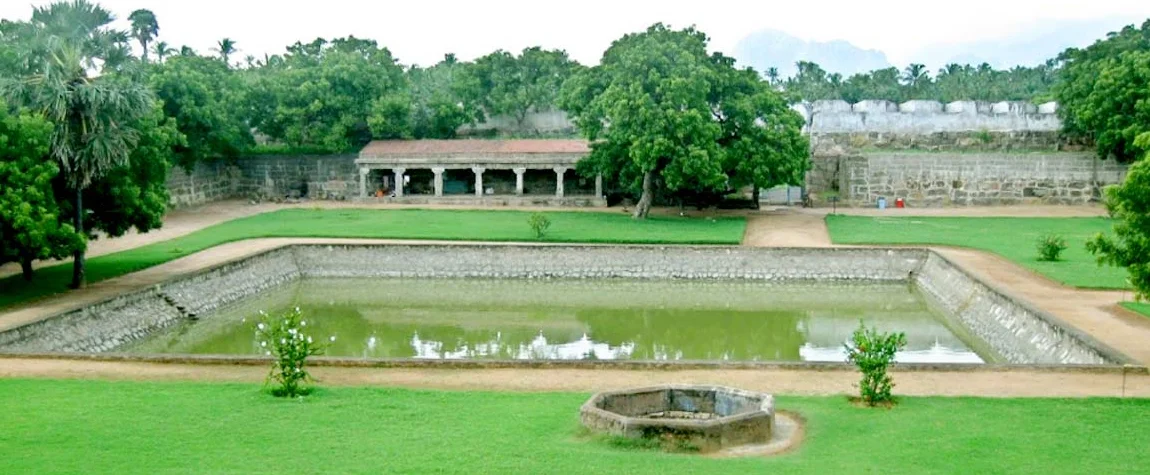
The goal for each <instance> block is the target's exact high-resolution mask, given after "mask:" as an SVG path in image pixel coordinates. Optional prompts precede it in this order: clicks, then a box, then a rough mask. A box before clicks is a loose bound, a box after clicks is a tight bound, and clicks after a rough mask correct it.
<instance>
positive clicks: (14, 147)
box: [0, 101, 84, 280]
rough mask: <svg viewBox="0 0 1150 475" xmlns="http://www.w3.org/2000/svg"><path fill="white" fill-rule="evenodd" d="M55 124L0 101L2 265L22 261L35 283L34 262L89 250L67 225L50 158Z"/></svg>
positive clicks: (0, 226) (54, 168) (20, 262)
mask: <svg viewBox="0 0 1150 475" xmlns="http://www.w3.org/2000/svg"><path fill="white" fill-rule="evenodd" d="M51 137H52V124H50V123H48V121H46V120H44V119H43V118H41V117H36V116H33V115H30V114H28V113H20V114H12V113H9V108H8V105H7V104H5V103H4V102H3V101H0V265H2V264H5V263H8V262H17V263H19V264H20V266H21V268H22V269H23V273H24V278H25V279H29V280H31V279H32V262H33V261H36V260H39V259H62V258H64V257H67V256H69V255H71V254H72V253H73V252H74V251H76V250H78V249H82V248H83V247H84V241H83V239H82V238H81V237H80V235H79V234H77V233H76V232H75V229H74V228H72V226H71V225H70V224H67V223H66V222H63V220H62V219H61V215H60V209H59V206H57V204H56V196H55V194H53V191H52V180H53V179H54V178H55V177H56V175H57V172H58V169H57V167H56V164H55V163H54V162H53V161H52V160H51V159H49V156H48V153H49V146H50V144H51Z"/></svg>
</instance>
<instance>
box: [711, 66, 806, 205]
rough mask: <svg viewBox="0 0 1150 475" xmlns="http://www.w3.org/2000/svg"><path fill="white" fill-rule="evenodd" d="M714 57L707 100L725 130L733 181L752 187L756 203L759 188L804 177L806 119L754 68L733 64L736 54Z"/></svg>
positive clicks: (723, 138)
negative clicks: (715, 69) (715, 73)
mask: <svg viewBox="0 0 1150 475" xmlns="http://www.w3.org/2000/svg"><path fill="white" fill-rule="evenodd" d="M714 58H715V59H716V61H718V62H719V65H718V66H719V67H720V80H719V81H718V84H717V85H716V86H715V87H714V88H713V91H714V92H713V96H712V97H711V102H712V104H714V106H713V107H714V109H715V110H716V114H715V115H716V117H717V118H718V121H719V125H720V126H721V127H722V130H723V132H722V136H721V137H720V138H719V145H720V146H721V147H722V148H723V150H724V152H725V160H726V164H725V166H724V168H725V169H726V174H727V176H728V177H729V178H730V180H729V183H730V185H731V186H732V187H734V188H738V187H742V186H750V187H751V190H752V191H751V196H752V201H753V202H754V204H755V206H756V207H758V204H759V190H761V189H769V188H773V187H775V186H778V185H795V186H797V185H801V184H802V183H803V179H804V177H805V176H806V172H807V170H808V169H810V159H809V156H810V151H809V149H810V143H809V141H808V140H807V138H806V136H804V135H803V133H802V128H803V124H804V120H803V117H802V116H801V115H799V114H798V113H797V112H795V111H793V110H791V109H790V107H789V104H787V101H786V100H784V98H783V96H782V95H781V94H779V93H778V92H776V91H775V90H774V88H773V87H772V86H771V85H770V84H768V83H764V82H762V81H760V80H759V76H758V74H757V73H756V72H755V71H754V70H750V69H744V70H737V69H735V68H734V60H732V59H730V58H725V57H723V56H721V55H718V54H716V55H714Z"/></svg>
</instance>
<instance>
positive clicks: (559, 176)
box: [554, 167, 567, 198]
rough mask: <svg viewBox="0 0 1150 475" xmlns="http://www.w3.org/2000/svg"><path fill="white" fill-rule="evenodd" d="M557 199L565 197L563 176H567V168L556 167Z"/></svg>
mask: <svg viewBox="0 0 1150 475" xmlns="http://www.w3.org/2000/svg"><path fill="white" fill-rule="evenodd" d="M554 170H555V197H556V198H562V197H563V175H565V174H567V167H555V168H554Z"/></svg>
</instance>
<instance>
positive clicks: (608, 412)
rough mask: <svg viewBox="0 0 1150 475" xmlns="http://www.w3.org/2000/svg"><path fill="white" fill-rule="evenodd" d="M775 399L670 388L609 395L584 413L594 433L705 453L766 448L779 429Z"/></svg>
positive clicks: (737, 392) (696, 388)
mask: <svg viewBox="0 0 1150 475" xmlns="http://www.w3.org/2000/svg"><path fill="white" fill-rule="evenodd" d="M774 406H775V404H774V398H773V397H772V396H771V395H769V394H763V393H757V392H751V391H743V390H740V389H734V388H727V387H721V386H694V385H666V386H655V387H648V388H638V389H627V390H622V391H607V392H602V393H599V394H596V395H594V396H592V397H591V399H589V400H588V401H587V402H586V403H584V404H583V407H582V408H580V411H579V412H580V419H581V420H582V422H583V425H584V426H585V427H587V428H588V429H590V430H592V431H594V432H599V433H606V434H611V435H616V436H622V437H628V438H636V439H638V438H643V439H663V438H666V437H670V438H673V439H675V440H678V441H681V442H686V443H687V444H690V445H691V446H694V447H697V448H698V449H699V450H700V451H702V452H713V451H717V450H723V449H727V448H731V447H735V446H740V445H750V444H765V443H767V442H769V441H770V440H771V432H772V430H773V429H774V425H775V407H774Z"/></svg>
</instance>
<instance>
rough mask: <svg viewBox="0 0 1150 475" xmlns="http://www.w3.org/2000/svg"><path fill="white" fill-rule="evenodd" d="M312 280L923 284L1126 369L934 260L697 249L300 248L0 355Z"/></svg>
mask: <svg viewBox="0 0 1150 475" xmlns="http://www.w3.org/2000/svg"><path fill="white" fill-rule="evenodd" d="M300 277H305V278H340V277H361V278H362V277H371V278H390V277H404V278H447V277H450V278H520V279H545V278H570V279H611V278H620V279H698V280H707V279H719V280H721V279H735V280H741V281H745V282H764V283H766V282H787V281H812V280H813V281H840V282H905V283H915V284H917V285H918V286H919V287H920V288H921V289H922V290H923V292H924V293H925V294H927V295H928V296H929V299H930V300H933V301H934V303H935V304H936V305H937V306H938V307H939V308H941V309H942V310H944V311H945V313H947V314H948V315H951V316H952V317H951V318H952V319H953V320H954V321H953V322H952V323H954V324H957V325H961V326H963V327H965V328H967V329H968V330H969V331H970V332H972V333H974V334H977V335H978V336H979V337H981V338H982V339H983V340H984V341H985V343H986V344H987V345H989V346H990V348H991V350H993V351H994V352H995V353H998V354H1001V355H1002V356H1003V357H1004V358H1006V359H1007V360H1008V361H1010V362H1012V363H1019V364H1045V363H1053V364H1111V363H1118V362H1125V361H1126V359H1125V357H1123V356H1122V355H1120V354H1118V353H1116V352H1114V351H1113V350H1110V349H1108V348H1105V347H1102V346H1101V345H1099V344H1097V343H1096V342H1094V341H1093V340H1091V339H1089V338H1088V337H1085V336H1082V335H1081V334H1079V333H1077V332H1074V331H1071V330H1069V329H1066V328H1063V327H1061V326H1060V325H1059V324H1058V323H1057V322H1056V321H1054V320H1053V318H1052V317H1049V316H1046V315H1045V314H1042V313H1041V312H1038V311H1036V310H1034V309H1032V308H1031V307H1029V306H1027V305H1026V304H1024V303H1021V302H1018V301H1015V300H1014V299H1012V298H1010V297H1009V296H1007V295H1005V294H1003V293H1001V292H999V291H996V290H994V289H992V288H990V287H988V286H986V285H985V284H982V283H981V282H979V281H977V279H975V278H973V277H972V276H970V275H969V274H967V273H965V272H963V271H962V270H961V269H959V268H957V267H954V266H953V265H950V264H949V262H947V261H945V260H944V259H943V258H941V257H939V256H937V255H934V254H933V253H931V252H930V251H927V250H923V249H873V248H849V249H784V248H775V249H763V248H760V249H753V248H741V247H686V246H684V247H664V246H574V245H543V246H524V245H493V246H485V245H466V244H460V245H434V246H430V245H299V246H291V247H286V248H281V249H277V250H273V251H269V252H266V253H263V254H259V255H256V256H253V257H250V258H247V259H243V260H240V261H237V262H233V263H229V264H225V265H221V266H218V267H215V268H212V269H209V270H206V271H203V272H200V273H197V274H194V275H191V276H186V277H182V278H177V279H174V280H172V281H169V282H166V283H164V284H160V285H157V286H155V287H153V288H151V289H146V290H142V291H139V292H135V293H132V294H129V295H125V296H121V297H117V298H114V299H111V300H108V301H105V302H102V303H99V304H95V305H92V306H89V307H86V308H83V309H79V310H75V311H72V312H67V313H64V314H62V315H59V316H56V317H53V318H49V319H46V320H42V321H39V322H36V323H32V324H29V325H25V326H23V327H19V328H16V329H13V330H10V331H8V332H4V333H0V349H3V350H4V351H7V352H11V351H15V352H106V351H110V350H114V349H115V348H118V347H120V346H122V345H124V344H127V343H130V342H132V341H134V340H136V339H138V338H141V337H143V336H145V335H147V334H149V333H151V332H154V331H156V330H159V329H161V328H164V327H167V326H169V325H173V324H175V323H178V322H180V321H183V320H187V319H195V318H210V312H211V310H214V309H216V308H218V307H220V306H223V305H228V304H230V303H233V302H236V301H238V300H240V299H243V298H246V297H249V296H252V295H254V294H256V293H258V292H261V291H263V290H266V289H269V288H271V287H273V286H276V285H280V284H283V283H286V282H290V281H292V280H293V279H297V278H300ZM769 289H770V287H769V286H764V292H768V293H769Z"/></svg>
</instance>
